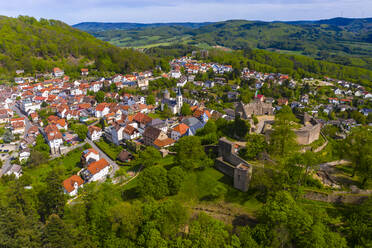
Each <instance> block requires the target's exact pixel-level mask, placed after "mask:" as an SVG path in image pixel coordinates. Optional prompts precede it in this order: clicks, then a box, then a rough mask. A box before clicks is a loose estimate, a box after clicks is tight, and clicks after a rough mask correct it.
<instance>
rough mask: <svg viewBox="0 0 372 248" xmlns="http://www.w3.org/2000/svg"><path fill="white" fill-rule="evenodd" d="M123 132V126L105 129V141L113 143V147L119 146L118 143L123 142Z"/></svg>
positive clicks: (115, 125) (116, 125)
mask: <svg viewBox="0 0 372 248" xmlns="http://www.w3.org/2000/svg"><path fill="white" fill-rule="evenodd" d="M123 131H124V127H123V126H121V125H118V124H114V125H112V126H109V127H106V128H105V137H106V139H107V140H109V141H110V142H112V143H114V144H115V145H119V144H120V142H121V141H122V140H123Z"/></svg>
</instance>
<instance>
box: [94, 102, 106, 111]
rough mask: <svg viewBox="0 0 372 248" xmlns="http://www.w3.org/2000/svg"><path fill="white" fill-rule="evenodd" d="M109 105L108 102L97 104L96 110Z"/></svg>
mask: <svg viewBox="0 0 372 248" xmlns="http://www.w3.org/2000/svg"><path fill="white" fill-rule="evenodd" d="M106 107H107V103H105V102H103V103H100V104H98V105H97V107H96V111H103V110H104V109H105V108H106Z"/></svg>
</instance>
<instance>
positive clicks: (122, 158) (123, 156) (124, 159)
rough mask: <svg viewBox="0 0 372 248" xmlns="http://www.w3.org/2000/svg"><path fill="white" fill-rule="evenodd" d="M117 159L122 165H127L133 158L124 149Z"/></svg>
mask: <svg viewBox="0 0 372 248" xmlns="http://www.w3.org/2000/svg"><path fill="white" fill-rule="evenodd" d="M117 159H118V160H119V161H120V162H122V163H129V162H130V161H131V160H132V159H133V156H132V154H131V153H130V152H128V151H127V150H125V149H124V150H122V151H121V152H120V153H119V155H118V157H117Z"/></svg>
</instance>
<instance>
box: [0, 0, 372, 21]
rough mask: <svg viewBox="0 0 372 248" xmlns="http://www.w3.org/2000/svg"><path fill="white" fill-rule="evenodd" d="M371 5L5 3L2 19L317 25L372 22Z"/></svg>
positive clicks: (279, 0) (109, 0)
mask: <svg viewBox="0 0 372 248" xmlns="http://www.w3.org/2000/svg"><path fill="white" fill-rule="evenodd" d="M370 13H372V0H1V1H0V15H6V16H18V15H29V16H34V17H36V18H40V17H43V18H48V19H58V20H62V21H64V22H66V23H68V24H75V23H79V22H88V21H102V22H142V23H150V22H186V21H190V22H201V21H223V20H231V19H247V20H263V21H273V20H317V19H327V18H332V17H338V16H343V17H370V15H371V14H370Z"/></svg>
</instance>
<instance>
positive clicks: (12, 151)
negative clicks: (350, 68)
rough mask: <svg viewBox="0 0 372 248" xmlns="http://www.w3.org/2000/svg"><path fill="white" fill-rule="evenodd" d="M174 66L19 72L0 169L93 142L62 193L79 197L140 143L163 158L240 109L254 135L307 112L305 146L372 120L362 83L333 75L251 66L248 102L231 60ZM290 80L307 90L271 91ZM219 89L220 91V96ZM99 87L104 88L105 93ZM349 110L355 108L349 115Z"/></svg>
mask: <svg viewBox="0 0 372 248" xmlns="http://www.w3.org/2000/svg"><path fill="white" fill-rule="evenodd" d="M170 66H171V71H170V72H168V73H166V72H165V73H163V74H159V75H158V76H154V75H153V72H151V71H145V72H139V73H133V74H128V75H115V76H113V77H111V78H90V77H89V70H88V69H85V68H83V69H81V79H79V80H71V79H70V78H69V76H68V75H65V74H64V71H63V70H62V69H60V68H54V69H53V72H51V73H47V74H44V75H38V77H22V73H23V71H22V70H19V71H17V73H18V74H20V76H19V77H16V78H15V79H14V84H13V86H12V87H9V86H2V89H1V99H2V101H1V109H0V113H1V115H0V123H1V125H2V129H3V131H2V133H3V138H2V145H1V150H0V152H1V155H0V156H1V160H2V161H3V167H2V170H1V174H2V175H11V174H14V175H15V176H16V177H17V178H18V177H20V176H21V175H22V167H23V166H24V165H26V164H27V163H28V162H30V161H29V160H30V159H32V152H33V151H32V148H33V147H35V145H37V144H36V143H37V142H38V138H39V141H40V140H41V142H42V141H43V140H44V141H45V143H46V144H47V145H48V146H49V149H48V151H49V152H50V158H58V157H60V156H63V155H65V154H68V152H70V151H72V150H74V149H76V148H78V147H82V146H83V145H85V144H89V145H88V146H89V148H87V149H85V150H84V151H83V152H82V154H81V160H82V168H81V169H80V170H79V171H78V173H77V174H74V175H71V177H69V178H66V180H65V181H64V182H63V188H64V191H65V193H66V194H68V195H70V196H76V195H77V194H78V189H79V188H80V187H83V185H84V184H85V183H89V182H92V181H104V180H106V179H107V178H110V177H111V178H114V177H115V172H116V171H117V170H119V165H118V164H117V163H116V162H115V161H116V160H117V159H119V160H120V161H121V162H122V163H125V162H128V161H130V160H131V158H133V155H132V153H133V152H136V149H138V147H146V146H153V147H155V148H156V149H158V150H159V151H160V152H161V153H162V154H163V156H166V155H167V154H168V153H169V152H170V151H171V150H172V149H171V147H172V146H174V145H175V144H176V143H177V141H178V140H179V139H180V138H182V137H184V136H192V135H195V134H196V133H197V132H198V130H199V129H202V128H203V127H204V126H205V125H206V123H207V122H208V120H209V119H214V120H217V119H219V118H223V119H226V120H229V121H231V120H234V119H235V118H236V116H237V115H239V117H240V118H242V119H243V120H247V121H249V122H250V125H251V128H250V130H249V133H257V134H265V133H267V132H269V131H270V127H271V125H273V123H274V121H275V118H274V117H275V113H276V112H277V111H279V110H280V109H281V108H282V107H283V106H290V108H291V109H295V108H296V109H299V110H303V111H302V117H301V118H302V119H301V125H300V126H299V127H298V128H297V129H296V130H295V133H296V135H297V142H298V144H300V145H305V146H306V145H311V144H312V143H313V142H315V141H317V140H318V139H319V137H320V136H321V129H322V127H324V126H326V125H332V126H336V127H338V128H339V130H340V132H338V133H337V135H338V136H339V138H341V139H342V138H345V136H346V134H347V132H348V131H349V130H350V129H351V128H352V127H355V126H357V125H360V124H366V123H370V124H371V123H372V118H371V117H372V108H371V99H372V93H369V92H366V91H365V89H364V87H363V86H361V85H358V84H354V83H350V82H345V81H338V80H335V79H331V78H325V79H324V80H316V79H312V78H304V79H302V80H301V81H295V80H293V79H291V78H289V77H288V75H283V74H277V73H260V72H257V71H252V70H249V68H244V70H242V71H241V72H240V73H241V79H240V80H245V82H249V84H250V85H249V89H250V90H251V91H253V92H256V93H255V95H254V96H252V99H250V102H247V103H243V101H242V97H241V94H244V93H242V92H243V91H241V90H240V88H241V87H242V86H240V85H239V84H231V83H230V81H229V80H228V79H227V77H226V76H225V75H226V74H228V73H231V72H232V71H233V68H232V66H231V65H220V64H217V63H211V62H209V63H204V62H200V61H197V60H194V59H192V58H191V57H182V58H179V59H174V60H172V61H170ZM209 72H210V73H211V74H213V78H210V79H208V80H204V81H203V79H202V78H200V75H202V74H205V73H209ZM159 79H160V80H162V79H165V80H169V81H170V80H173V82H175V83H174V84H173V87H169V88H168V89H167V88H166V89H164V90H162V91H160V92H157V94H156V97H155V98H153V97H150V98H149V97H148V95H145V94H144V93H143V92H145V91H146V90H148V89H149V87H151V84H152V83H153V82H154V81H155V80H159ZM284 84H286V85H287V86H288V87H289V88H290V89H293V90H295V89H296V87H299V85H300V86H303V87H304V88H306V90H301V91H303V92H302V93H301V94H300V95H299V97H297V98H296V97H294V96H287V97H283V96H282V95H280V94H276V95H277V96H276V97H275V95H273V94H270V96H267V95H265V93H266V92H268V91H269V90H270V88H274V87H280V86H282V85H284ZM304 85H305V86H304ZM110 88H111V89H115V91H114V92H112V91H110ZM304 88H302V89H304ZM196 89H198V90H196ZM219 91H221V92H222V94H216V92H219ZM271 91H272V90H271ZM131 92H134V93H131ZM99 93H104V94H102V97H100V98H99V97H98V96H99ZM184 93H186V95H187V97H186V96H185V95H184ZM212 101H213V102H215V103H218V106H219V107H218V109H214V108H213V107H210V106H213V105H211V104H210V102H212ZM183 106H187V108H188V110H186V111H185V110H183ZM214 106H216V105H214ZM221 106H226V107H225V108H221ZM365 106H369V107H365ZM185 112H186V113H188V114H186V115H185ZM354 112H356V113H354ZM163 113H168V116H167V117H164V114H163ZM348 113H354V114H353V115H352V117H350V114H348ZM353 117H354V118H353ZM254 119H255V121H253V120H254ZM361 122H362V123H361ZM82 127H83V128H82ZM84 132H86V133H84ZM101 143H108V144H110V145H111V146H116V147H119V149H120V150H121V152H120V154H119V155H118V158H115V157H112V156H111V157H110V154H109V152H108V151H106V150H104V149H102V148H101V147H102V146H100V144H101ZM120 147H121V148H120ZM133 147H137V148H133ZM36 158H37V156H36ZM34 159H35V158H34ZM133 175H134V174H132V176H133Z"/></svg>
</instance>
